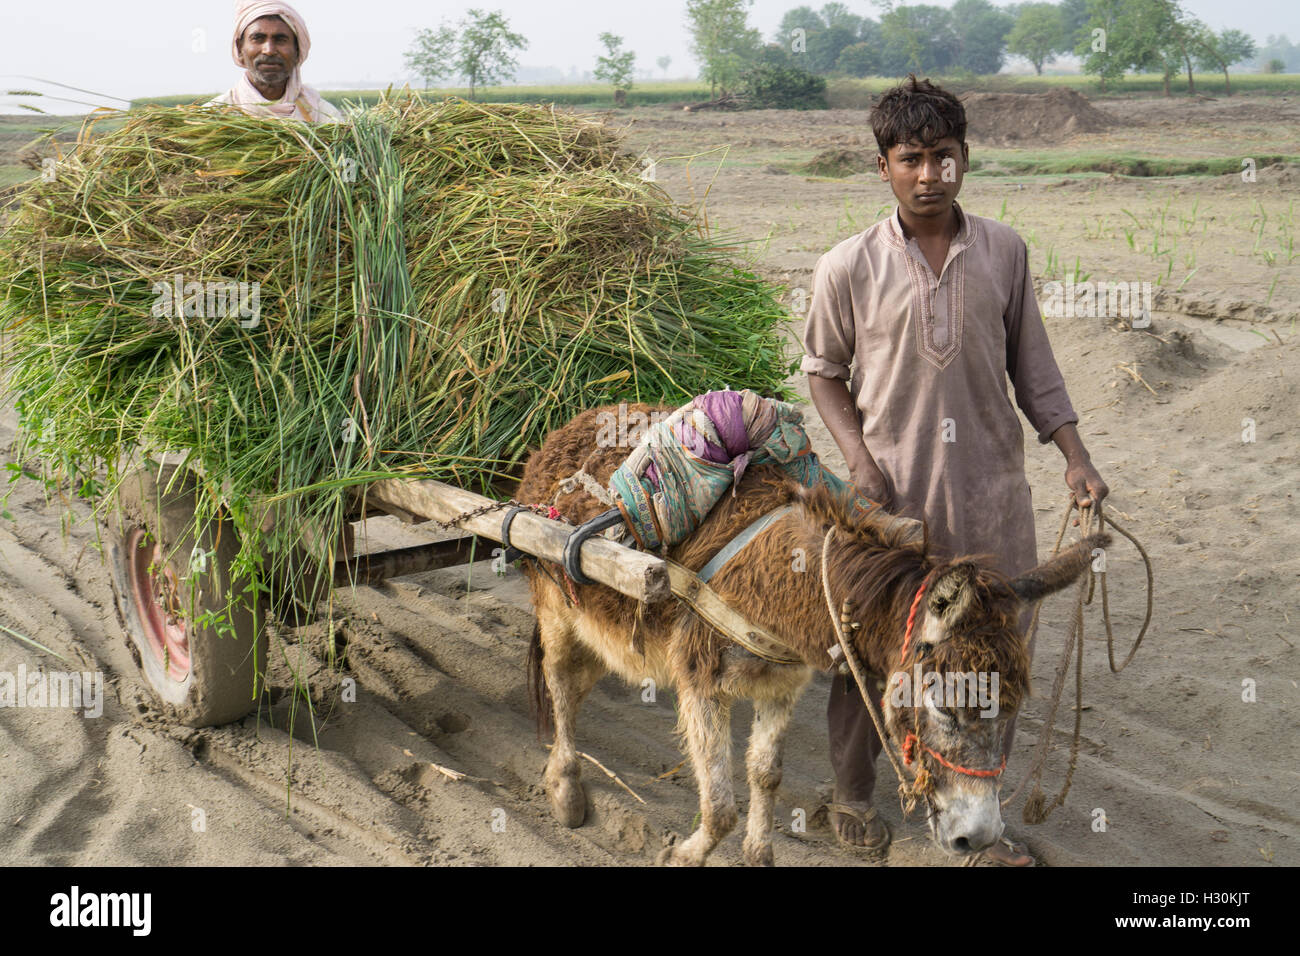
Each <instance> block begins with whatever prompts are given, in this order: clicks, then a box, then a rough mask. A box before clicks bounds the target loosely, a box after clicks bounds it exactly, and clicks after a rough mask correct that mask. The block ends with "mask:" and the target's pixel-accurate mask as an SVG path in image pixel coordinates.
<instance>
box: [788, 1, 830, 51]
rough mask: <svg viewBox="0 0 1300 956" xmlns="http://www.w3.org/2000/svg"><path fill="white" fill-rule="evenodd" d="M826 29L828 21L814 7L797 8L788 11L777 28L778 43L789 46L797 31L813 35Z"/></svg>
mask: <svg viewBox="0 0 1300 956" xmlns="http://www.w3.org/2000/svg"><path fill="white" fill-rule="evenodd" d="M825 29H826V21H825V20H823V19H822V15H821V14H820V13H818V12H817V11H816V10H814V9H813V8H812V7H795V8H794V9H793V10H787V11H786V12H785V16H783V17H782V18H781V23H780V25H779V26H778V27H777V28H776V42H777V43H780V44H783V45H786V46H788V45H789V44H790V41H791V39H792V37H791V34H792V33H794V31H795V30H803V31H804V33H812V32H813V31H815V30H825Z"/></svg>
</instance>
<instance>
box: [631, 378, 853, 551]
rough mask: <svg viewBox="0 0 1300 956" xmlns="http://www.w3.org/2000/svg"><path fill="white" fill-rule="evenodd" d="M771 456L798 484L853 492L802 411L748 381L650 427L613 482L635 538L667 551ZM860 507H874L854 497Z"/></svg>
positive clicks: (651, 548) (701, 399)
mask: <svg viewBox="0 0 1300 956" xmlns="http://www.w3.org/2000/svg"><path fill="white" fill-rule="evenodd" d="M750 464H755V465H764V464H774V465H778V466H779V467H780V468H781V469H782V470H784V471H785V472H786V473H787V474H789V475H790V477H791V478H793V479H795V480H796V481H798V482H799V483H800V484H803V485H807V486H812V485H813V484H816V483H819V482H820V483H823V484H826V485H829V486H830V488H831V489H832V490H833V491H836V492H839V493H851V488H850V486H849V484H848V483H847V482H845V481H844V480H843V479H842V478H840V477H839V476H837V475H835V474H834V473H832V472H830V471H828V470H827V469H826V468H825V467H823V466H822V464H821V462H820V461H818V460H817V455H816V454H815V453H814V452H813V451H812V447H811V445H810V444H809V441H808V435H807V434H806V433H805V432H804V430H803V415H802V414H800V412H799V411H798V410H797V409H796V408H795V407H794V406H793V405H789V404H787V403H786V402H779V401H777V400H775V399H771V398H763V397H761V396H759V395H757V394H755V393H754V392H751V391H749V390H748V389H745V390H744V391H740V392H733V391H731V390H729V389H728V390H727V391H722V392H709V393H708V394H705V395H700V396H697V397H696V398H695V399H693V400H692V401H691V402H689V403H688V404H686V405H683V406H682V407H681V408H679V409H677V411H675V412H673V413H672V414H671V415H670V416H668V418H666V419H664V420H663V421H659V422H656V423H655V424H653V425H651V426H650V427H649V428H648V429H647V430H646V434H645V437H644V438H642V440H641V442H640V443H639V444H638V445H637V447H636V448H635V449H634V450H633V451H632V453H631V454H630V455H628V457H627V460H626V461H624V462H623V464H622V465H620V466H619V467H618V469H617V470H616V471H615V472H614V474H613V475H612V476H611V478H610V481H609V487H610V490H611V491H612V492H613V493H614V497H615V502H616V504H617V505H618V508H619V510H620V511H621V512H622V513H623V517H624V519H625V520H626V522H627V526H628V529H629V530H630V531H631V533H632V536H633V537H634V538H635V539H636V542H637V544H638V545H640V546H641V547H642V548H643V549H645V550H647V551H656V552H661V553H662V552H663V551H664V550H665V549H666V548H668V547H669V546H670V545H674V544H676V543H677V542H679V541H681V540H682V539H683V538H685V537H686V536H687V535H689V534H690V533H691V532H692V531H694V530H695V529H696V528H698V527H699V526H700V524H701V522H703V521H704V518H705V516H706V515H708V513H709V511H710V509H712V507H713V506H714V504H716V503H717V502H718V501H719V500H721V498H722V496H723V495H724V494H726V492H727V489H728V488H730V489H731V493H732V494H733V495H734V494H735V493H736V486H737V485H738V484H739V483H740V479H741V477H742V476H743V475H744V473H745V469H746V468H747V467H748V466H749V465H750ZM854 505H855V507H857V508H858V509H860V510H862V511H866V510H868V509H870V508H873V507H875V502H873V501H871V500H870V499H869V498H866V497H865V496H863V495H856V496H855V497H854Z"/></svg>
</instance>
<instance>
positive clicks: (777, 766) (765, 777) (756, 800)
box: [744, 696, 798, 866]
mask: <svg viewBox="0 0 1300 956" xmlns="http://www.w3.org/2000/svg"><path fill="white" fill-rule="evenodd" d="M797 700H798V697H797V696H791V697H779V698H777V699H775V700H756V701H754V726H753V729H752V730H751V731H750V734H749V752H748V754H746V757H745V762H746V765H747V768H748V777H749V813H748V815H747V816H748V818H747V819H746V821H745V850H744V852H745V862H746V863H748V864H749V865H750V866H772V865H773V858H772V824H773V809H774V807H775V804H776V788H777V787H778V786H780V785H781V751H782V748H783V747H784V746H785V732H786V730H787V729H788V728H789V726H790V718H791V717H792V716H793V715H794V705H795V702H796V701H797Z"/></svg>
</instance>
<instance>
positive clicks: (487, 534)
mask: <svg viewBox="0 0 1300 956" xmlns="http://www.w3.org/2000/svg"><path fill="white" fill-rule="evenodd" d="M367 497H369V498H374V499H377V500H380V501H382V502H384V503H385V504H388V505H392V506H395V507H398V508H402V509H404V510H406V511H409V512H410V513H411V514H415V515H420V516H421V517H425V518H430V519H433V520H436V521H440V522H450V521H453V520H454V519H456V518H457V517H458V516H460V515H462V514H464V513H465V512H470V511H477V510H478V509H488V508H491V510H487V511H485V513H482V514H477V515H475V516H474V517H471V518H465V519H464V520H462V521H459V522H458V523H457V525H456V526H457V527H458V528H462V529H464V530H465V531H469V532H471V533H473V534H476V535H479V536H480V537H483V538H491V539H492V540H493V541H500V540H501V521H502V519H503V518H505V515H506V511H508V510H509V508H510V506H509V505H507V504H502V503H500V502H494V501H493V500H492V499H490V498H484V497H483V496H482V495H476V494H474V493H473V492H470V491H465V490H463V489H461V488H456V487H454V486H452V485H447V484H443V483H442V482H440V481H398V480H395V479H389V480H386V481H378V482H375V483H374V484H373V485H371V486H370V488H369V491H368V492H367ZM493 505H495V507H494V508H493V507H492V506H493ZM572 531H573V526H572V525H570V524H565V523H563V522H559V521H551V520H548V519H546V518H543V517H542V516H541V515H538V514H534V513H532V512H530V511H523V512H520V513H519V514H518V515H516V516H515V520H514V522H513V523H512V524H511V525H510V543H511V544H512V545H514V546H515V547H516V548H518V549H519V550H520V551H523V552H524V553H525V554H531V555H535V556H537V557H539V558H542V559H544V560H547V561H555V562H557V563H559V562H561V561H562V560H563V557H564V542H565V541H566V540H567V539H568V537H569V534H570V533H571V532H572ZM581 557H582V570H583V572H584V573H585V574H586V575H587V576H588V577H590V578H592V579H593V580H595V581H599V582H600V583H601V584H605V585H608V586H609V587H611V588H613V589H614V590H616V591H618V592H619V593H620V594H626V595H627V596H628V597H631V598H636V599H637V600H638V601H645V602H646V603H648V604H653V603H656V602H658V601H664V600H667V599H668V598H669V597H671V596H672V589H671V588H670V586H669V583H668V569H667V568H666V567H665V566H664V562H663V561H662V560H661V559H660V558H657V557H655V556H654V555H652V554H646V553H645V552H643V551H634V550H632V549H631V548H625V547H623V546H622V545H620V544H615V543H614V542H613V541H610V540H609V539H608V538H603V537H601V536H599V535H597V536H595V537H592V538H589V539H588V540H587V541H586V542H585V543H584V544H583V546H582V556H581Z"/></svg>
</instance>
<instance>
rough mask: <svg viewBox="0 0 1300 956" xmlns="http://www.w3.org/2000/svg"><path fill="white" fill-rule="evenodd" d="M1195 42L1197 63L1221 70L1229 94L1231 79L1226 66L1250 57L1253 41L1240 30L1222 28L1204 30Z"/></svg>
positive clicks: (1253, 51)
mask: <svg viewBox="0 0 1300 956" xmlns="http://www.w3.org/2000/svg"><path fill="white" fill-rule="evenodd" d="M1197 43H1198V50H1199V52H1198V53H1197V65H1198V66H1200V68H1201V69H1203V70H1210V69H1220V70H1222V71H1223V85H1224V86H1225V87H1226V88H1227V91H1228V95H1229V96H1231V95H1232V81H1231V80H1229V79H1228V67H1230V66H1232V64H1234V63H1240V62H1241V61H1242V60H1249V59H1251V58H1252V57H1253V56H1254V55H1255V41H1254V40H1253V39H1251V38H1250V37H1249V36H1247V35H1246V34H1245V33H1242V32H1241V31H1240V30H1224V31H1223V32H1222V33H1215V32H1214V31H1213V30H1205V31H1204V32H1203V33H1202V34H1201V35H1200V36H1199V37H1197Z"/></svg>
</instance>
